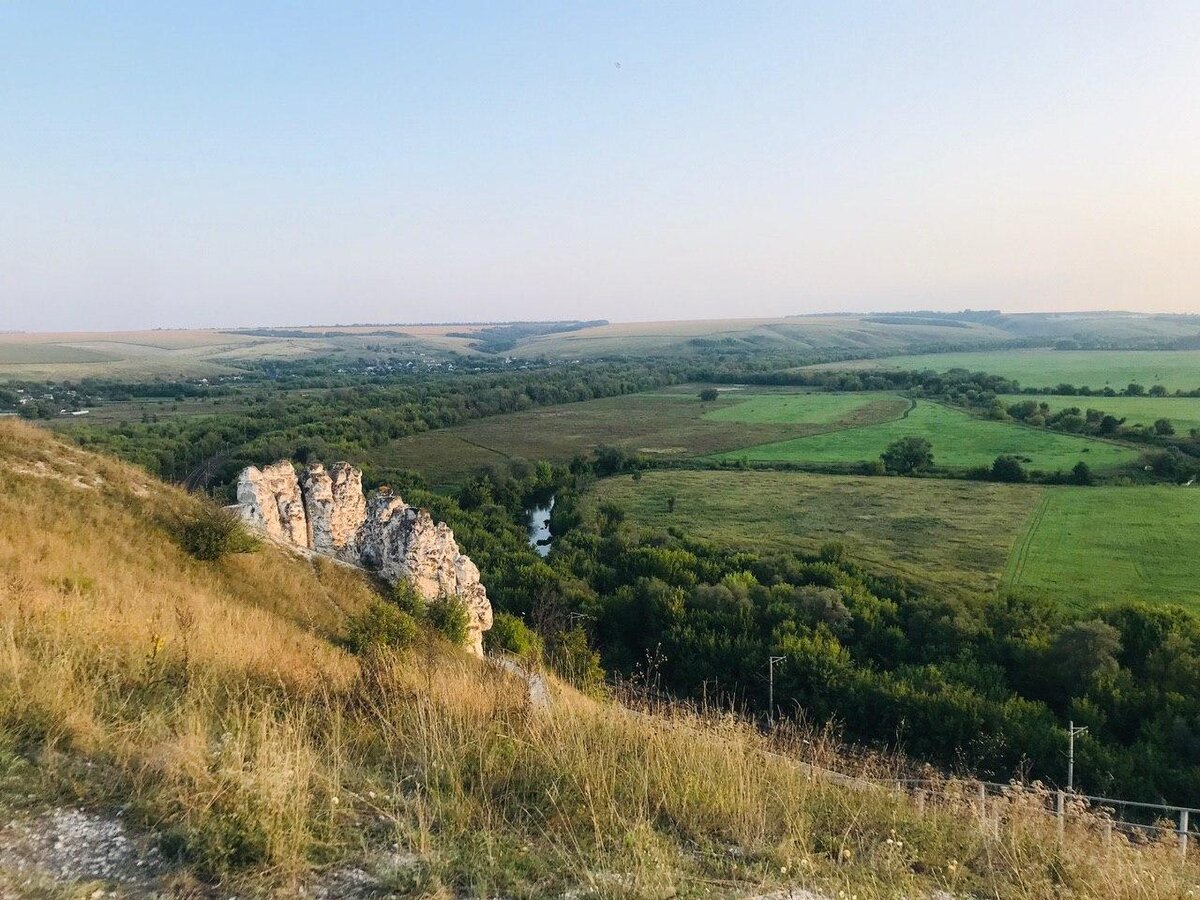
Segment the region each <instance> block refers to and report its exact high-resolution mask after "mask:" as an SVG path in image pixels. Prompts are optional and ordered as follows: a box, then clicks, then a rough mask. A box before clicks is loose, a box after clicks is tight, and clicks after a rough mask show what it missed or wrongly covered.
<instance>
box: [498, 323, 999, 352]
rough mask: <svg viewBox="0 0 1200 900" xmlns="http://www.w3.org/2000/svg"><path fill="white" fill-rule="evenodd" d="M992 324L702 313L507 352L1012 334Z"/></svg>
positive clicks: (901, 346)
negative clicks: (703, 315) (718, 316)
mask: <svg viewBox="0 0 1200 900" xmlns="http://www.w3.org/2000/svg"><path fill="white" fill-rule="evenodd" d="M1011 337H1012V335H1011V334H1010V333H1008V332H1006V331H1005V330H1003V329H1001V328H998V327H996V326H993V325H988V324H979V323H974V322H971V323H964V322H949V321H947V322H926V321H923V320H911V321H902V322H895V321H878V320H872V318H871V317H868V316H852V315H846V316H786V317H781V318H775V319H701V320H695V321H683V322H620V323H612V324H608V325H601V326H597V327H594V328H586V329H583V330H581V331H572V332H560V333H556V334H547V335H539V336H537V337H533V338H530V339H528V340H526V341H523V342H522V343H521V344H520V346H518V347H517V348H516V350H515V351H514V355H516V356H519V357H524V358H537V357H547V358H550V359H582V358H589V357H598V356H617V355H624V354H631V353H632V354H652V355H655V356H686V355H690V354H695V353H698V352H703V351H705V350H711V349H714V348H715V349H721V350H734V351H736V350H743V351H756V352H771V351H782V352H786V353H797V354H799V353H806V352H815V353H832V352H837V353H848V354H858V355H865V354H878V355H883V354H887V353H903V352H905V351H906V350H907V351H911V350H913V349H915V348H919V347H920V348H929V347H931V346H936V345H940V344H943V343H945V344H953V345H955V346H963V345H967V346H987V345H988V344H995V343H997V342H999V341H1003V340H1008V339H1011Z"/></svg>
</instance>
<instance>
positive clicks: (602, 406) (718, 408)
mask: <svg viewBox="0 0 1200 900" xmlns="http://www.w3.org/2000/svg"><path fill="white" fill-rule="evenodd" d="M697 390H698V388H691V387H689V388H686V389H679V390H675V391H660V392H655V393H645V394H631V395H626V396H623V397H608V398H604V399H602V400H587V401H583V402H581V403H568V404H563V405H561V406H551V407H544V408H541V409H533V410H529V411H527V412H520V413H510V414H508V415H504V416H496V417H493V418H489V419H480V420H479V421H476V422H470V423H468V424H466V425H461V426H458V427H455V428H445V429H440V430H437V431H429V432H425V433H423V434H419V435H414V436H412V437H409V438H403V439H401V440H400V441H397V442H396V443H394V444H393V445H391V446H390V447H389V448H387V449H385V450H381V451H380V452H379V453H378V454H377V456H376V461H377V462H379V463H380V464H383V465H388V466H399V467H402V468H409V469H413V470H415V471H418V472H421V473H422V474H423V475H424V476H425V477H426V478H427V479H428V480H429V481H430V482H431V483H434V484H443V483H447V482H451V481H455V480H457V479H460V478H462V477H463V476H464V475H469V474H470V473H471V472H473V471H475V470H477V469H479V468H481V467H483V466H487V465H489V464H492V463H496V462H501V461H503V460H505V459H509V458H513V457H521V458H523V459H528V460H537V459H546V460H551V461H557V462H561V461H565V460H569V459H571V457H573V456H575V455H576V454H587V453H588V452H590V451H591V450H592V449H594V448H595V447H598V446H601V445H608V446H615V447H620V448H622V449H625V450H629V451H637V452H640V453H644V454H647V455H649V456H654V457H659V458H682V457H689V456H705V455H709V454H712V453H718V452H720V451H723V450H732V449H735V448H738V447H745V446H748V445H752V444H756V443H765V442H769V441H778V440H784V439H787V438H794V437H799V436H802V435H806V434H817V433H820V432H822V431H829V430H833V429H837V428H847V427H854V426H859V425H863V424H869V423H873V422H884V421H887V420H888V419H893V418H895V417H897V416H899V415H901V414H902V413H903V412H904V410H905V409H906V408H907V406H908V401H906V400H904V399H903V398H900V397H898V396H896V395H895V394H888V393H859V394H824V393H817V392H811V391H809V392H800V391H775V392H767V391H761V392H760V390H759V389H756V390H755V392H754V393H749V392H744V391H723V392H722V393H721V394H720V396H719V398H718V399H717V400H715V401H712V402H708V403H705V402H702V401H701V400H700V399H699V398H698V397H697V393H696V392H697Z"/></svg>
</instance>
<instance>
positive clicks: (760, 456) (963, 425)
mask: <svg viewBox="0 0 1200 900" xmlns="http://www.w3.org/2000/svg"><path fill="white" fill-rule="evenodd" d="M910 435H912V436H918V437H923V438H927V439H928V440H929V441H930V442H931V443H932V444H933V455H934V463H935V465H937V466H939V467H943V468H948V469H965V468H970V467H973V466H986V465H990V464H991V462H992V460H994V459H995V458H996V457H997V456H1000V455H1001V454H1010V455H1013V456H1017V457H1019V458H1021V459H1023V460H1024V461H1025V462H1026V465H1027V466H1028V467H1029V468H1031V469H1036V470H1041V471H1046V472H1054V471H1057V470H1062V471H1069V470H1070V469H1071V467H1072V466H1074V465H1075V464H1076V463H1078V462H1079V461H1080V460H1083V461H1085V462H1086V463H1087V464H1088V465H1089V466H1091V467H1092V469H1094V470H1097V471H1100V470H1103V469H1111V468H1115V467H1117V466H1121V465H1127V464H1129V463H1133V462H1136V461H1137V459H1138V452H1137V451H1136V450H1134V449H1132V448H1128V447H1123V446H1119V445H1117V444H1112V443H1108V442H1105V441H1097V440H1092V439H1090V438H1083V437H1076V436H1073V435H1066V434H1059V433H1057V432H1051V431H1042V430H1037V429H1033V428H1024V427H1021V426H1018V425H1012V424H1008V423H1005V422H993V421H988V420H984V419H980V418H978V417H975V416H971V415H969V414H967V413H965V412H962V411H960V410H956V409H950V408H948V407H945V406H940V405H938V404H936V403H931V402H929V401H920V402H918V403H916V405H915V406H914V408H913V409H912V411H911V412H910V413H909V414H908V415H907V416H905V417H903V418H898V419H893V420H892V421H888V422H883V423H881V424H876V425H869V426H865V427H861V428H851V429H844V430H839V431H829V432H826V433H824V434H819V435H814V436H810V437H801V438H795V439H792V440H787V441H781V442H776V443H770V444H763V445H760V446H753V447H747V448H745V449H739V450H732V451H725V452H724V453H721V454H718V455H717V458H719V459H732V460H737V459H746V460H750V461H754V462H799V463H853V462H860V461H868V460H873V459H878V458H879V455H880V454H881V453H882V452H883V451H884V449H885V448H886V447H887V445H888V444H890V443H891V442H892V441H895V440H898V439H899V438H902V437H908V436H910Z"/></svg>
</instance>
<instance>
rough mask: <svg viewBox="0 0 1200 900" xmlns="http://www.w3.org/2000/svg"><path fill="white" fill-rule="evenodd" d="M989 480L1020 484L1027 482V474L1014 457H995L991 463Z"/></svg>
mask: <svg viewBox="0 0 1200 900" xmlns="http://www.w3.org/2000/svg"><path fill="white" fill-rule="evenodd" d="M991 480H992V481H1004V482H1008V483H1009V484H1021V483H1024V482H1026V481H1028V480H1029V473H1028V472H1026V471H1025V467H1024V466H1022V465H1021V461H1020V460H1018V459H1017V458H1016V457H1015V456H997V457H996V460H995V462H993V463H992V470H991Z"/></svg>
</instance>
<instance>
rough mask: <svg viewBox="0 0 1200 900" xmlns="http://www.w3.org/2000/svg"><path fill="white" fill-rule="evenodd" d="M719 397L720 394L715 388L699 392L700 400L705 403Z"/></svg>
mask: <svg viewBox="0 0 1200 900" xmlns="http://www.w3.org/2000/svg"><path fill="white" fill-rule="evenodd" d="M719 396H721V395H720V392H718V391H717V389H716V388H711V387H709V388H705V389H704V390H702V391H701V392H700V399H701V400H703V401H705V402H709V401H711V400H716V399H717V397H719Z"/></svg>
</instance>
